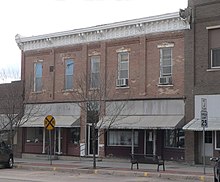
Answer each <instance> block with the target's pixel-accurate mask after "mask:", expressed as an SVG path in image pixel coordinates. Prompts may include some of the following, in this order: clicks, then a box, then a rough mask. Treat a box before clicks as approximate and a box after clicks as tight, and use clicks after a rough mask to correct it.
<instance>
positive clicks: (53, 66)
mask: <svg viewBox="0 0 220 182" xmlns="http://www.w3.org/2000/svg"><path fill="white" fill-rule="evenodd" d="M188 28H189V24H188V23H187V22H186V21H183V20H181V19H180V17H179V14H178V13H169V14H164V15H159V16H153V17H147V18H141V19H135V20H129V21H124V22H117V23H112V24H106V25H100V26H94V27H89V28H83V29H77V30H71V31H64V32H58V33H51V34H45V35H39V36H33V37H21V36H19V35H17V36H16V42H17V44H18V46H19V48H20V49H21V53H22V60H21V61H22V70H21V72H22V80H23V81H24V83H25V87H24V90H25V91H24V93H25V104H26V112H25V115H24V118H25V119H26V121H27V122H25V124H24V125H23V151H22V153H23V154H42V153H43V154H47V152H48V131H47V130H46V129H45V128H44V118H45V117H46V116H47V115H48V114H50V115H52V116H54V118H55V120H56V126H55V129H54V130H53V131H52V138H53V139H52V141H53V152H54V154H58V155H64V156H66V155H67V156H90V155H92V154H93V153H94V152H95V153H96V155H97V156H100V157H107V156H113V157H129V154H130V153H142V154H144V153H145V154H146V153H149V154H158V155H160V156H163V157H164V158H165V159H168V160H184V132H183V130H182V126H183V124H184V114H185V104H184V103H185V100H184V30H185V29H188ZM97 90H98V92H96V91H97ZM96 93H99V94H100V93H102V95H101V96H100V95H99V97H98V98H97V95H96V98H95V99H94V98H93V97H92V95H93V94H96ZM97 101H102V102H101V104H98V106H97V108H98V109H97V112H99V111H100V110H101V112H99V116H98V118H97V121H96V122H95V124H96V126H97V127H96V130H97V133H102V135H99V137H98V138H97V141H96V143H95V145H96V149H95V150H92V149H93V147H92V146H93V145H94V143H93V142H92V135H91V133H92V123H93V122H91V117H92V116H91V113H90V112H89V110H86V111H85V109H84V108H85V107H86V108H87V109H88V107H89V106H88V102H89V103H97ZM93 105H96V104H93ZM84 106H85V107H84ZM108 106H109V107H108ZM98 110H99V111H98ZM118 111H120V112H118ZM103 131H104V132H103Z"/></svg>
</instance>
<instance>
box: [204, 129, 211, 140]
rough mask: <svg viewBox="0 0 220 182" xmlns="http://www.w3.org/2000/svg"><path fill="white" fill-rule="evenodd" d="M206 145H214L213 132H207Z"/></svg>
mask: <svg viewBox="0 0 220 182" xmlns="http://www.w3.org/2000/svg"><path fill="white" fill-rule="evenodd" d="M205 143H212V131H206V132H205Z"/></svg>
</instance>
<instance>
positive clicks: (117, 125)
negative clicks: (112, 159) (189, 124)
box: [97, 115, 184, 129]
mask: <svg viewBox="0 0 220 182" xmlns="http://www.w3.org/2000/svg"><path fill="white" fill-rule="evenodd" d="M183 124H184V116H183V115H172V116H170V115H169V116H168V115H165V116H164V115H163V116H161V115H160V116H158V115H155V116H117V117H116V116H105V117H104V118H103V119H101V120H100V121H99V122H98V124H97V126H98V127H100V128H103V129H106V128H111V129H175V128H182V126H183Z"/></svg>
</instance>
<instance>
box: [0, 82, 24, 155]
mask: <svg viewBox="0 0 220 182" xmlns="http://www.w3.org/2000/svg"><path fill="white" fill-rule="evenodd" d="M22 115H23V84H22V82H21V81H13V82H11V83H4V84H3V83H2V84H0V142H1V141H5V142H6V143H8V144H11V143H12V144H13V149H14V155H15V156H18V157H19V156H20V155H21V146H22V140H21V139H22V137H21V136H22V134H21V132H20V131H19V127H20V124H21V123H20V122H19V120H20V118H21V117H22Z"/></svg>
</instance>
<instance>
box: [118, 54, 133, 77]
mask: <svg viewBox="0 0 220 182" xmlns="http://www.w3.org/2000/svg"><path fill="white" fill-rule="evenodd" d="M120 53H127V54H128V61H127V62H128V78H127V79H129V65H130V64H129V62H130V61H129V60H130V55H129V52H128V51H124V52H118V54H117V55H118V75H117V78H118V79H122V78H120V74H119V73H120V71H121V69H120V65H121V59H120V60H119V55H120Z"/></svg>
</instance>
